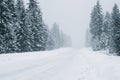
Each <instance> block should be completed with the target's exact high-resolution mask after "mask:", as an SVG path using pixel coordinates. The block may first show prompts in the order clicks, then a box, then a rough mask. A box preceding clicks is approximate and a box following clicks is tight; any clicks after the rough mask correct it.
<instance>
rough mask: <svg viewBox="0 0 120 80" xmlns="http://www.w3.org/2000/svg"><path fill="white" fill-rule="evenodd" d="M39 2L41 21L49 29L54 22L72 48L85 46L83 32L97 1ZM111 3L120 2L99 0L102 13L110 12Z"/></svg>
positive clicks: (49, 0)
mask: <svg viewBox="0 0 120 80" xmlns="http://www.w3.org/2000/svg"><path fill="white" fill-rule="evenodd" d="M26 2H27V0H26ZM39 2H40V8H41V10H42V13H43V19H44V21H45V23H46V24H47V25H48V26H49V27H52V25H53V23H54V22H56V23H57V24H58V25H59V26H60V29H62V30H63V31H64V33H67V34H68V35H70V36H71V38H72V42H73V47H83V46H84V45H85V32H86V29H87V28H88V27H89V21H90V14H91V11H92V9H93V6H94V5H95V4H96V2H97V0H39ZM113 2H115V3H117V4H118V5H119V4H120V0H100V3H101V5H102V8H103V9H104V10H103V11H104V12H105V11H111V10H112V7H113V5H114V3H113Z"/></svg>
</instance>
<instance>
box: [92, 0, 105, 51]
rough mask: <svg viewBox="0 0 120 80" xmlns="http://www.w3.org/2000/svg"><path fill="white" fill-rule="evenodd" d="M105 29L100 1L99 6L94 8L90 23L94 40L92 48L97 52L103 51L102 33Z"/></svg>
mask: <svg viewBox="0 0 120 80" xmlns="http://www.w3.org/2000/svg"><path fill="white" fill-rule="evenodd" d="M102 27H103V12H102V8H101V5H100V3H99V1H97V5H95V6H94V9H93V11H92V14H91V22H90V32H91V40H92V43H91V45H92V48H93V50H95V51H98V50H101V48H102V47H101V33H102Z"/></svg>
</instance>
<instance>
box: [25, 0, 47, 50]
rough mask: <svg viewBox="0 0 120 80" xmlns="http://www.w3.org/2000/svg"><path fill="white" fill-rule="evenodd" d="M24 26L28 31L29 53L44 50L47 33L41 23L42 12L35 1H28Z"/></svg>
mask: <svg viewBox="0 0 120 80" xmlns="http://www.w3.org/2000/svg"><path fill="white" fill-rule="evenodd" d="M26 24H27V27H28V29H29V30H28V31H29V40H30V41H29V44H30V48H31V51H40V50H45V48H46V43H47V36H48V33H47V28H46V27H45V26H44V23H43V19H42V12H41V10H40V8H39V6H38V3H37V1H36V0H29V6H28V10H27V20H26Z"/></svg>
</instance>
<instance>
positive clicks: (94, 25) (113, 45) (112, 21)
mask: <svg viewBox="0 0 120 80" xmlns="http://www.w3.org/2000/svg"><path fill="white" fill-rule="evenodd" d="M90 33H91V42H92V43H91V47H92V49H93V50H94V51H99V50H108V51H109V53H116V54H117V55H120V12H119V8H118V6H117V4H115V5H114V7H113V11H112V13H111V14H110V13H109V12H107V13H106V15H103V12H102V8H101V6H100V3H99V1H98V2H97V5H95V6H94V9H93V11H92V14H91V22H90Z"/></svg>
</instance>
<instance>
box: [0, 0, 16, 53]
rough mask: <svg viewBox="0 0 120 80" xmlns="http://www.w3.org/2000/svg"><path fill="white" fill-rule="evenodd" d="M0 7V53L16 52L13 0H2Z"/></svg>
mask: <svg viewBox="0 0 120 80" xmlns="http://www.w3.org/2000/svg"><path fill="white" fill-rule="evenodd" d="M0 7H1V10H0V53H13V52H16V45H15V40H16V39H15V35H14V29H15V28H14V17H15V7H14V0H2V1H1V4H0Z"/></svg>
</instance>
